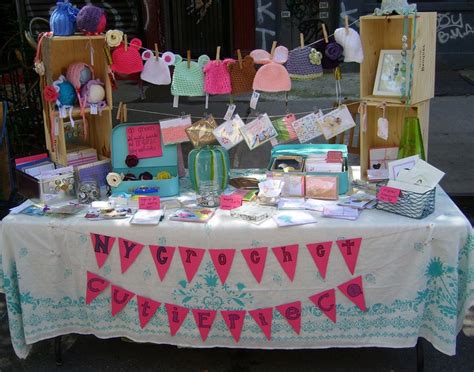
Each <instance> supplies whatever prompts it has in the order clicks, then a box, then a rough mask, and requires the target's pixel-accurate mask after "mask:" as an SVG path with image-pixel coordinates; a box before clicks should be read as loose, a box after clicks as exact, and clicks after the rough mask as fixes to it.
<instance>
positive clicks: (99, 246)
mask: <svg viewBox="0 0 474 372" xmlns="http://www.w3.org/2000/svg"><path fill="white" fill-rule="evenodd" d="M91 239H92V248H93V249H94V253H95V258H96V260H97V266H99V268H101V267H102V266H104V264H105V261H106V260H107V258H108V257H109V254H110V251H111V250H112V247H113V245H114V242H115V238H112V237H111V236H107V235H100V234H94V233H91Z"/></svg>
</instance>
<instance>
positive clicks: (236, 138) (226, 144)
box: [212, 114, 245, 150]
mask: <svg viewBox="0 0 474 372" xmlns="http://www.w3.org/2000/svg"><path fill="white" fill-rule="evenodd" d="M244 126H245V124H244V122H243V121H242V119H241V118H240V116H239V115H238V114H236V115H235V116H234V117H233V118H232V119H230V120H227V121H225V122H224V123H222V124H221V125H219V126H218V127H217V128H216V129H214V131H213V132H212V133H213V134H214V136H215V137H216V139H217V141H218V142H219V143H220V144H221V146H222V147H223V148H225V149H226V150H230V149H231V148H232V147H234V146H235V145H237V144H239V143H240V142H242V141H243V140H244V137H243V136H242V133H240V129H241V128H243V127H244Z"/></svg>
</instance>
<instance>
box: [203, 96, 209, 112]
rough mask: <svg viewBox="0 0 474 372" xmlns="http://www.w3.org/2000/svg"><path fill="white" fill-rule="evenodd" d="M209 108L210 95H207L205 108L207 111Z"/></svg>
mask: <svg viewBox="0 0 474 372" xmlns="http://www.w3.org/2000/svg"><path fill="white" fill-rule="evenodd" d="M208 107H209V94H208V93H206V104H205V105H204V108H205V109H206V110H207V109H208Z"/></svg>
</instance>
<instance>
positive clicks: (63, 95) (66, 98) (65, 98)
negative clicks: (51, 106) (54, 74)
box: [56, 80, 77, 106]
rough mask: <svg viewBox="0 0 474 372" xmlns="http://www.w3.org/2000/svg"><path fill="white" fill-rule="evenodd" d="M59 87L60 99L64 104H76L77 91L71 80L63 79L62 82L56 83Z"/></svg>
mask: <svg viewBox="0 0 474 372" xmlns="http://www.w3.org/2000/svg"><path fill="white" fill-rule="evenodd" d="M56 86H57V87H58V88H59V92H58V93H59V96H58V101H59V102H60V103H61V105H63V106H74V103H75V102H76V97H77V96H76V91H75V89H74V87H73V86H72V84H71V83H70V82H69V81H66V80H63V81H62V82H61V83H58V84H56Z"/></svg>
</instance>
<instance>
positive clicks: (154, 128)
mask: <svg viewBox="0 0 474 372" xmlns="http://www.w3.org/2000/svg"><path fill="white" fill-rule="evenodd" d="M127 145H128V153H129V154H130V155H135V156H136V157H137V158H139V159H144V158H155V157H159V156H162V155H163V149H162V148H161V130H160V125H159V124H147V125H134V126H130V127H127Z"/></svg>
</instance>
